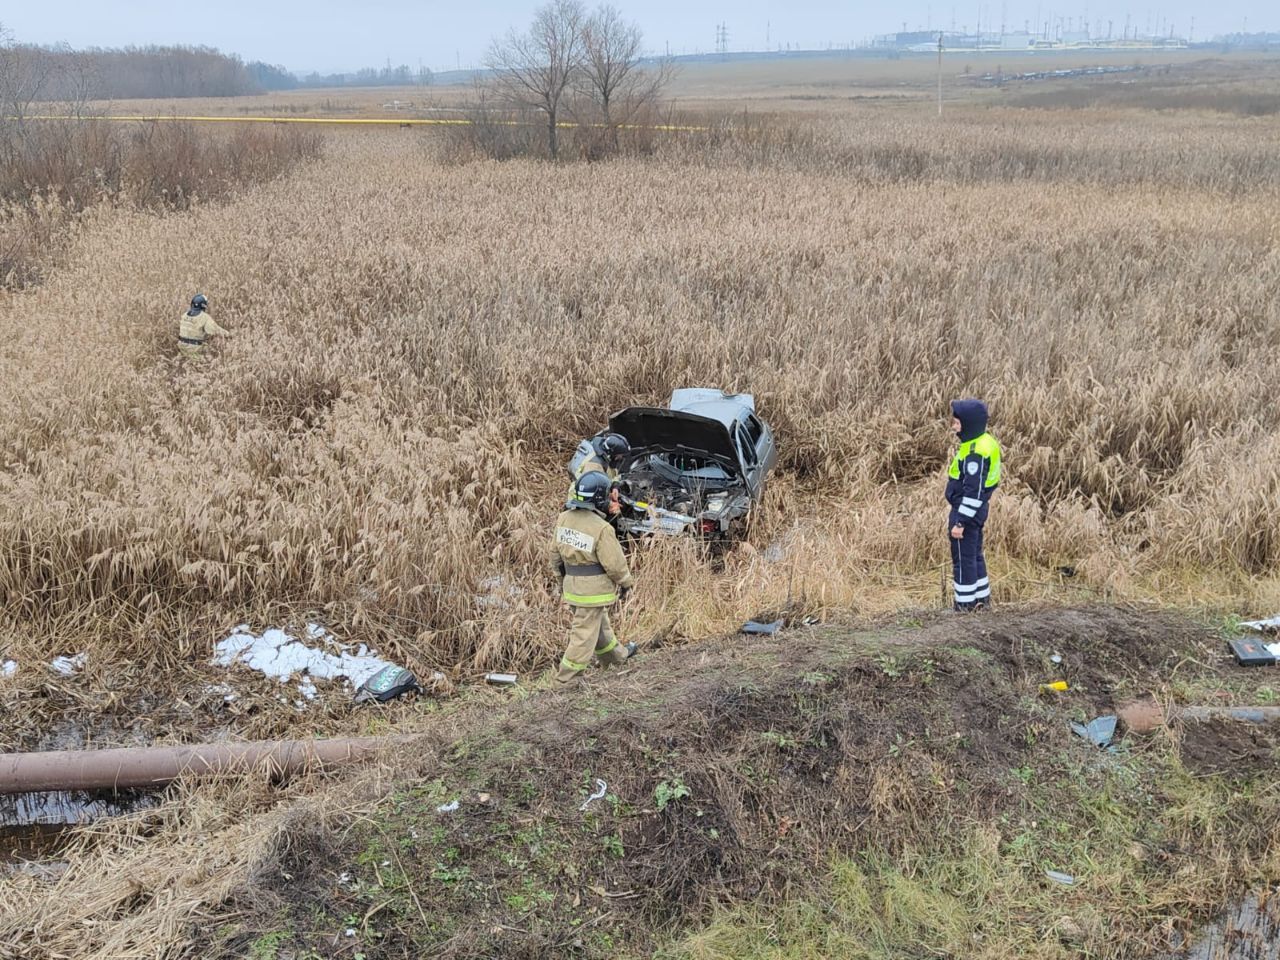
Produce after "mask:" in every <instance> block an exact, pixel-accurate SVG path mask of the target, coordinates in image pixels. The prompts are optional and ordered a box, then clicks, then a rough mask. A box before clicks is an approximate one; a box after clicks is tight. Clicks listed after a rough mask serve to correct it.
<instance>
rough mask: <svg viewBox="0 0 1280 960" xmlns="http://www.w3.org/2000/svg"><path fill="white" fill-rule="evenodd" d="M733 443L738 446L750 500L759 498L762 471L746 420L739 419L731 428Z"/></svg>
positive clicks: (758, 455)
mask: <svg viewBox="0 0 1280 960" xmlns="http://www.w3.org/2000/svg"><path fill="white" fill-rule="evenodd" d="M733 440H734V445H735V446H736V447H737V448H738V461H739V462H740V463H741V464H742V476H743V477H744V478H745V479H746V481H747V492H748V493H749V494H750V495H751V499H752V500H759V499H760V494H761V491H762V488H763V484H764V471H763V470H762V469H761V464H760V454H759V451H758V448H757V446H756V444H755V442H754V441H753V440H752V439H751V434H750V432H749V431H748V430H747V425H746V422H745V421H743V420H739V421H738V422H737V424H736V425H735V426H734V430H733Z"/></svg>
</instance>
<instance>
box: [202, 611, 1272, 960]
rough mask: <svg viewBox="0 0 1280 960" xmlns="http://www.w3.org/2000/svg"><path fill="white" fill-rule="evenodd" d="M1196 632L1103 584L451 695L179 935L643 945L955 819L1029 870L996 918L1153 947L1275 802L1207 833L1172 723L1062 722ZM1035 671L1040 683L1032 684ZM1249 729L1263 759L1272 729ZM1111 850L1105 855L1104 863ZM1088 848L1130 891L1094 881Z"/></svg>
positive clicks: (909, 846)
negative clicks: (1079, 880)
mask: <svg viewBox="0 0 1280 960" xmlns="http://www.w3.org/2000/svg"><path fill="white" fill-rule="evenodd" d="M1218 646H1219V645H1218V643H1217V642H1216V638H1215V637H1214V633H1213V631H1212V630H1211V629H1210V628H1207V627H1204V626H1202V625H1198V624H1195V623H1191V622H1188V621H1187V620H1185V619H1182V618H1179V617H1176V616H1172V615H1163V614H1151V613H1149V612H1141V613H1140V612H1137V611H1126V610H1116V609H1089V610H1056V611H1045V612H1032V613H1027V612H1023V613H1010V614H1002V615H993V616H983V617H976V618H946V619H943V620H940V621H938V622H935V623H932V624H930V625H927V626H924V627H919V628H915V627H901V626H897V627H890V628H886V629H884V630H881V631H878V632H874V633H869V634H868V633H860V634H854V633H851V632H849V631H847V630H842V629H835V628H816V629H810V630H802V631H798V632H794V633H791V634H789V635H786V636H784V637H782V638H781V639H774V640H766V641H745V640H734V641H725V642H721V643H718V644H714V645H707V646H701V647H699V648H697V649H682V650H670V651H662V652H660V653H657V654H654V655H652V656H649V657H647V658H645V659H644V660H642V661H638V662H637V665H636V666H635V667H633V668H631V669H629V670H627V671H624V672H620V673H617V674H615V675H613V676H608V677H602V678H601V679H598V680H596V681H595V682H594V683H593V684H592V685H591V686H590V687H589V688H588V689H585V690H581V691H578V692H575V693H572V694H556V693H551V692H545V693H537V694H535V695H533V696H531V697H529V698H528V699H527V700H525V701H522V702H519V703H514V704H512V705H511V706H510V708H509V709H504V710H502V711H501V712H498V711H495V710H494V709H493V708H492V705H483V706H482V707H480V708H478V709H470V710H464V711H462V712H460V713H458V714H457V715H455V716H454V717H452V718H451V719H450V720H448V721H447V722H445V723H443V724H442V725H441V727H440V728H439V729H438V730H437V731H436V732H435V733H434V734H432V735H430V736H428V737H427V738H426V739H425V740H424V743H423V746H422V748H421V750H420V751H417V752H416V755H415V756H414V757H413V760H412V763H413V765H415V766H416V767H417V769H418V770H419V771H420V772H421V774H420V776H419V777H417V778H414V779H407V780H405V781H403V782H402V783H401V784H400V785H399V787H397V788H396V789H395V790H394V791H393V792H391V793H390V794H389V795H386V794H385V793H384V795H383V796H382V797H381V798H380V799H376V800H375V799H371V800H370V803H369V805H368V806H367V807H366V808H365V810H364V811H363V812H362V814H361V815H360V816H358V817H355V818H353V819H350V820H349V821H347V822H346V823H345V824H342V825H340V828H339V829H333V828H332V826H326V827H324V828H319V827H317V829H315V830H314V831H302V832H297V831H296V830H295V832H294V833H293V835H292V836H291V837H290V838H289V841H288V843H287V844H285V845H284V847H283V853H282V856H281V857H280V859H279V861H278V862H277V863H275V864H274V865H273V866H271V867H270V868H269V869H266V870H264V871H262V872H260V873H259V875H258V876H257V879H256V880H255V882H254V883H253V885H252V886H251V888H250V889H248V890H245V891H242V893H241V894H240V895H239V896H237V897H236V898H235V899H234V901H233V902H232V903H231V904H230V905H229V910H230V913H231V914H232V915H235V916H239V917H243V916H244V915H245V913H246V912H247V914H248V916H249V919H247V920H245V919H241V920H239V921H237V922H236V923H235V924H234V925H233V926H231V927H227V928H224V929H223V931H222V933H221V934H219V935H218V936H215V937H208V936H206V937H202V938H200V942H199V947H198V949H196V951H195V953H193V954H192V955H193V956H194V955H196V954H199V955H201V956H239V955H243V953H244V952H245V951H246V950H248V949H249V948H250V947H253V946H254V945H258V946H259V947H261V946H262V945H263V944H267V945H268V946H270V948H271V950H273V951H276V952H274V953H271V954H270V955H271V956H277V955H278V956H280V957H288V956H303V955H310V954H306V953H305V951H306V950H308V949H310V950H314V951H316V952H318V953H319V954H320V955H323V956H334V957H337V956H342V957H348V956H349V957H353V958H354V957H356V956H358V955H362V956H364V957H366V958H369V960H372V958H374V957H401V956H418V955H425V954H429V955H432V956H440V957H459V958H460V957H477V958H478V957H492V956H503V957H559V956H589V957H595V956H600V957H603V956H617V955H619V954H620V952H621V953H622V954H624V955H629V954H635V955H651V953H652V952H653V951H654V950H656V949H658V947H659V946H660V944H661V943H662V942H664V941H665V940H667V939H669V938H670V937H671V936H672V934H673V932H674V931H679V930H684V929H688V928H689V926H690V925H697V924H699V923H701V922H703V921H705V920H706V919H707V918H708V917H709V916H711V915H712V914H713V913H714V911H715V908H716V907H717V906H720V907H724V906H725V905H728V904H741V903H744V902H755V903H762V904H768V903H781V902H784V901H787V900H790V899H791V898H794V897H798V896H803V895H804V894H805V893H806V892H810V893H812V892H813V891H815V890H820V888H821V887H822V885H823V883H824V882H825V881H824V880H823V878H824V877H825V876H826V875H827V874H828V871H829V869H830V866H831V864H832V863H833V862H834V861H837V860H838V859H839V858H844V857H852V858H857V857H861V856H867V855H869V854H870V855H874V856H875V857H878V858H889V860H890V861H892V860H893V859H894V858H898V857H903V856H907V855H909V854H914V855H919V854H920V853H921V852H922V851H923V852H926V853H927V854H928V855H930V856H936V857H937V858H939V862H945V861H946V858H948V857H956V856H963V855H964V849H965V847H964V845H965V842H967V841H966V840H965V838H966V837H968V836H969V835H970V834H971V833H972V831H974V830H975V829H978V830H985V831H987V832H988V834H989V835H990V836H991V837H992V843H993V845H994V846H995V847H996V848H997V849H998V850H999V851H1000V854H999V856H1000V858H1001V859H1002V860H1007V861H1008V863H1007V864H1006V866H1007V868H1008V869H1010V870H1012V871H1013V872H1014V873H1015V874H1017V875H1019V876H1020V877H1021V878H1022V881H1021V882H1024V883H1026V884H1028V885H1029V888H1037V889H1038V887H1040V886H1043V887H1045V888H1047V889H1046V890H1045V891H1044V902H1043V905H1042V906H1043V909H1044V910H1045V911H1046V915H1045V916H1044V917H1040V916H1038V915H1036V914H1035V912H1034V911H1035V909H1036V908H1034V907H1031V908H1028V911H1027V913H1026V915H1024V916H1019V917H1017V918H1006V919H1008V922H1010V923H1015V924H1019V925H1020V926H1018V927H1017V930H1023V929H1024V928H1025V929H1026V930H1029V931H1030V933H1029V934H1028V935H1029V936H1033V938H1034V939H1036V940H1037V942H1038V941H1039V940H1042V939H1043V938H1044V937H1048V938H1049V939H1050V940H1052V941H1053V942H1054V943H1055V944H1056V945H1057V946H1058V947H1059V948H1061V949H1067V950H1068V952H1067V953H1064V954H1061V955H1064V956H1077V955H1079V956H1085V955H1088V956H1120V955H1124V956H1141V955H1144V954H1146V953H1147V952H1149V951H1156V950H1159V949H1166V948H1169V947H1172V946H1175V945H1176V944H1177V943H1178V938H1179V937H1180V936H1181V935H1182V934H1183V933H1184V932H1185V931H1187V930H1189V929H1190V927H1191V925H1192V922H1193V920H1194V919H1196V918H1197V917H1200V916H1203V915H1204V914H1206V913H1207V912H1209V911H1211V910H1212V909H1213V906H1214V905H1213V904H1210V903H1208V902H1206V901H1203V900H1201V899H1199V898H1200V897H1202V896H1204V894H1205V890H1206V889H1207V887H1206V884H1208V883H1209V882H1210V881H1209V879H1208V878H1209V877H1211V876H1222V875H1223V874H1222V873H1221V872H1217V873H1215V871H1218V868H1219V867H1220V866H1221V863H1222V859H1223V858H1224V857H1230V858H1232V859H1233V861H1234V866H1233V868H1232V869H1234V870H1235V871H1236V876H1237V877H1238V878H1239V879H1241V880H1242V881H1243V880H1244V879H1245V874H1247V873H1248V871H1249V867H1248V864H1249V863H1251V862H1252V861H1254V860H1256V859H1257V858H1258V857H1261V856H1263V853H1264V851H1265V850H1266V849H1267V847H1268V844H1270V842H1271V840H1272V838H1273V837H1274V836H1275V832H1276V826H1277V822H1278V821H1277V809H1278V808H1280V807H1278V805H1277V803H1276V800H1275V797H1274V796H1273V795H1265V796H1264V795H1262V794H1257V795H1254V794H1247V793H1246V794H1240V793H1236V794H1235V796H1236V797H1237V800H1238V802H1237V804H1236V806H1235V808H1234V810H1233V817H1232V818H1231V819H1232V820H1233V821H1234V822H1235V824H1236V828H1233V829H1231V830H1225V831H1223V832H1218V831H1214V830H1208V831H1206V830H1205V829H1204V824H1203V823H1201V824H1199V825H1196V824H1194V823H1191V822H1190V821H1187V822H1184V821H1183V820H1182V819H1180V816H1179V815H1177V814H1175V815H1172V816H1166V813H1167V811H1168V810H1170V809H1172V808H1174V807H1175V806H1178V805H1181V806H1183V807H1185V806H1186V805H1188V804H1190V803H1191V802H1192V798H1191V795H1190V794H1189V793H1187V790H1189V789H1191V788H1189V787H1187V786H1186V781H1187V773H1188V772H1194V771H1188V770H1186V769H1185V768H1183V767H1182V765H1181V763H1180V762H1179V759H1178V753H1177V751H1178V741H1179V737H1178V735H1177V731H1171V732H1168V733H1165V734H1161V735H1158V736H1157V737H1155V738H1149V739H1143V740H1138V739H1136V738H1135V739H1133V740H1132V741H1126V742H1125V743H1124V744H1123V745H1122V748H1121V752H1120V753H1114V754H1113V753H1105V752H1103V751H1098V750H1096V749H1095V748H1094V747H1092V746H1091V745H1089V744H1086V743H1085V742H1084V741H1083V740H1081V739H1079V738H1077V737H1075V736H1074V735H1073V734H1072V733H1071V731H1070V729H1069V725H1068V721H1069V720H1072V719H1077V720H1079V719H1088V718H1090V717H1093V716H1096V715H1098V714H1100V713H1109V712H1111V711H1112V710H1113V709H1114V707H1115V706H1116V705H1117V704H1118V703H1120V702H1122V701H1124V700H1128V699H1131V698H1133V697H1135V696H1138V695H1141V694H1144V693H1151V692H1155V693H1159V692H1161V691H1167V690H1168V683H1169V681H1170V678H1171V677H1172V676H1174V675H1175V674H1177V675H1179V676H1180V677H1181V678H1182V680H1183V681H1184V682H1195V683H1207V684H1208V685H1209V686H1213V685H1214V684H1216V683H1218V681H1219V678H1218V677H1217V676H1215V675H1214V672H1215V670H1216V668H1214V667H1207V666H1205V664H1206V663H1207V662H1208V661H1209V660H1210V659H1211V657H1210V651H1211V650H1217V648H1218ZM1055 654H1057V655H1060V656H1061V658H1062V661H1061V663H1060V664H1058V663H1055V662H1054V660H1053V659H1052V658H1053V657H1054V655H1055ZM1059 677H1060V678H1063V679H1066V680H1067V681H1068V682H1069V683H1070V684H1071V690H1070V691H1069V692H1068V693H1066V694H1058V695H1046V694H1044V693H1042V692H1041V691H1040V690H1039V685H1040V684H1041V683H1043V682H1045V681H1046V680H1049V679H1055V678H1059ZM1196 736H1197V737H1199V736H1201V735H1200V734H1197V735H1196ZM1187 742H1188V743H1191V744H1194V743H1198V742H1199V740H1197V739H1195V738H1190V739H1189V740H1188V741H1187ZM1255 748H1256V751H1262V752H1263V753H1265V751H1266V750H1267V749H1269V750H1270V751H1271V752H1270V758H1264V762H1266V763H1273V762H1274V760H1273V758H1274V756H1275V741H1274V740H1271V741H1270V747H1269V748H1267V747H1265V746H1259V745H1257V744H1255ZM1253 756H1254V759H1255V760H1256V759H1257V758H1258V757H1260V756H1262V753H1258V752H1255V754H1254V755H1253ZM1198 758H1199V754H1198V753H1197V752H1196V751H1194V750H1193V751H1191V752H1189V754H1188V764H1189V765H1190V764H1192V763H1195V764H1197V765H1198V764H1199V759H1198ZM1235 772H1236V773H1237V774H1240V775H1241V776H1247V775H1248V774H1250V773H1253V772H1256V768H1254V767H1247V768H1239V769H1237V770H1236V771H1235ZM599 781H604V784H605V786H604V787H603V793H604V795H603V796H602V797H600V798H599V799H594V800H592V799H591V797H592V795H593V794H595V793H599V792H600V789H598V788H599ZM1196 782H1200V781H1196ZM1203 782H1206V783H1212V782H1213V780H1212V779H1210V780H1206V781H1203ZM1237 786H1238V785H1237ZM1195 797H1196V798H1198V799H1200V800H1205V799H1206V798H1205V797H1202V796H1200V795H1199V794H1196V795H1195ZM1099 798H1105V805H1103V806H1099V805H1098V804H1100V803H1102V801H1101V800H1100V799H1099ZM455 804H456V806H455ZM1108 818H1109V819H1108ZM1046 828H1048V829H1049V830H1050V832H1051V834H1052V835H1042V834H1044V831H1045V829H1046ZM1118 838H1119V839H1118ZM1091 842H1093V843H1095V844H1102V845H1104V846H1105V847H1106V848H1107V849H1105V850H1104V849H1095V848H1092V847H1090V845H1089V844H1090V843H1091ZM1117 846H1120V847H1121V849H1119V850H1116V849H1112V848H1115V847H1117ZM1124 847H1127V850H1126V849H1124ZM1113 856H1116V857H1120V858H1122V859H1123V861H1124V862H1123V863H1120V862H1119V861H1117V863H1116V864H1115V865H1112V864H1110V863H1109V862H1108V863H1107V864H1106V866H1105V869H1104V865H1103V864H1102V859H1103V858H1104V857H1106V858H1110V857H1113ZM1046 866H1057V867H1062V868H1065V869H1068V870H1075V871H1076V872H1077V873H1080V874H1082V876H1087V875H1089V874H1090V873H1091V872H1096V873H1097V874H1098V875H1099V876H1098V878H1097V879H1095V880H1094V883H1093V885H1092V888H1091V889H1089V890H1084V889H1082V890H1081V891H1080V892H1073V893H1072V894H1071V895H1070V898H1071V900H1073V901H1075V907H1074V909H1075V910H1076V914H1075V916H1076V919H1072V918H1071V917H1065V918H1063V917H1061V916H1060V914H1061V913H1062V912H1063V910H1064V909H1067V907H1066V905H1065V904H1064V903H1059V902H1057V901H1059V900H1061V898H1062V896H1064V895H1060V894H1059V893H1057V892H1054V890H1053V883H1052V882H1051V881H1047V880H1045V879H1044V869H1045V867H1046ZM1108 870H1114V871H1115V872H1116V873H1117V874H1119V875H1126V876H1124V881H1123V882H1124V883H1138V882H1140V883H1141V884H1142V885H1143V889H1144V890H1146V891H1147V894H1146V899H1145V900H1144V902H1143V903H1136V902H1135V903H1124V902H1123V900H1114V901H1113V900H1111V899H1110V897H1109V894H1108V890H1109V887H1108V885H1107V884H1106V883H1104V882H1103V878H1104V877H1105V876H1107V871H1108ZM1202 875H1203V877H1202ZM1193 877H1194V878H1195V879H1197V880H1201V879H1203V881H1204V882H1192V879H1191V878H1193ZM1153 891H1154V892H1158V893H1159V894H1160V895H1159V896H1156V895H1153ZM957 896H961V895H960V894H957ZM1162 896H1163V897H1165V898H1166V899H1165V900H1164V902H1163V905H1161V906H1159V907H1157V906H1155V905H1154V904H1155V903H1157V902H1160V901H1161V897H1162ZM981 908H982V905H981V904H978V905H976V906H975V910H980V909H981ZM1054 911H1056V913H1055V912H1054ZM1066 921H1070V922H1069V923H1067V922H1066ZM997 926H998V924H997V922H996V921H995V920H991V921H990V922H989V924H988V929H996V928H997ZM1059 927H1061V931H1059V933H1060V934H1061V936H1059V935H1058V934H1055V933H1054V931H1055V930H1058V928H1059ZM1032 928H1034V929H1032ZM1010 929H1013V928H1010ZM1062 931H1066V932H1065V933H1063V932H1062ZM1063 944H1068V946H1063ZM1117 944H1124V945H1125V946H1124V950H1125V952H1124V953H1123V954H1118V953H1116V950H1117V949H1118V947H1117ZM1076 950H1078V951H1079V952H1078V953H1077V952H1075V951H1076ZM894 955H895V956H896V954H894ZM983 955H987V954H983ZM1045 955H1046V956H1049V955H1052V956H1057V955H1059V954H1058V953H1055V952H1052V951H1051V952H1049V953H1046V954H1045ZM877 956H879V954H877Z"/></svg>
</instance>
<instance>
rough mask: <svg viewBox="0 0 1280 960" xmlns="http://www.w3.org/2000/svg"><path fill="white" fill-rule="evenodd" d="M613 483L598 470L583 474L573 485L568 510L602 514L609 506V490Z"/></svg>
mask: <svg viewBox="0 0 1280 960" xmlns="http://www.w3.org/2000/svg"><path fill="white" fill-rule="evenodd" d="M612 487H613V483H612V482H611V481H610V480H609V478H608V477H606V476H605V475H604V474H603V473H601V472H600V471H599V470H592V471H591V472H590V473H584V474H583V475H582V476H580V477H579V478H578V482H577V483H575V484H574V485H573V496H572V497H570V498H569V503H568V507H569V509H570V510H598V511H599V512H600V513H604V512H605V510H606V509H608V506H609V490H610V489H611V488H612Z"/></svg>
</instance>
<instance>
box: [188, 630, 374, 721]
mask: <svg viewBox="0 0 1280 960" xmlns="http://www.w3.org/2000/svg"><path fill="white" fill-rule="evenodd" d="M305 637H306V640H307V641H309V642H303V641H302V640H299V639H297V638H296V637H293V636H290V635H289V634H288V633H286V632H285V631H283V630H275V629H273V630H267V631H265V632H263V633H261V634H255V633H253V632H251V631H250V630H249V628H248V627H245V626H240V627H237V628H236V629H235V631H233V632H232V634H231V635H230V636H229V637H227V638H226V639H225V640H220V641H218V643H217V644H216V646H215V648H214V658H213V662H214V665H216V666H220V667H231V666H234V665H236V664H240V665H242V666H246V667H248V668H249V669H250V670H257V671H258V672H259V673H261V674H264V675H266V676H268V677H272V678H274V679H276V680H279V681H280V682H281V683H288V682H289V681H290V680H292V679H293V678H294V677H295V676H296V677H298V693H299V694H300V695H301V696H302V697H303V699H304V700H314V699H315V698H316V696H317V695H318V693H319V690H318V689H317V688H316V685H315V681H316V680H338V679H342V680H344V681H345V682H346V683H347V685H348V686H350V687H352V688H358V687H359V686H360V685H361V684H362V683H364V682H365V681H366V680H368V679H369V678H370V677H372V676H373V675H374V674H375V673H377V672H378V671H379V670H381V669H382V668H383V667H387V666H390V664H388V663H387V661H385V660H382V659H380V658H379V657H377V656H375V655H374V653H373V651H371V650H370V649H369V648H368V647H367V646H365V645H364V644H363V643H362V644H360V645H359V646H358V647H357V648H356V652H355V653H352V652H351V650H350V648H349V647H347V646H345V645H343V644H341V643H338V641H337V640H335V639H334V638H333V636H332V635H330V633H329V632H328V631H327V630H325V629H324V627H322V626H320V625H319V624H315V623H311V624H308V625H307V629H306V631H305ZM280 699H281V701H282V702H287V701H285V698H284V697H281V698H280Z"/></svg>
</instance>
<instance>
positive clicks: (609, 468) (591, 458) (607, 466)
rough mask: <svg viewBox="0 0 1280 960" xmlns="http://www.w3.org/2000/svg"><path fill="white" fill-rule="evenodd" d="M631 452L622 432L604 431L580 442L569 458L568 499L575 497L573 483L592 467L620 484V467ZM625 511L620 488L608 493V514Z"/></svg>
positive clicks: (613, 482) (614, 482) (610, 480)
mask: <svg viewBox="0 0 1280 960" xmlns="http://www.w3.org/2000/svg"><path fill="white" fill-rule="evenodd" d="M630 453H631V444H630V443H628V442H627V438H626V437H624V436H623V435H622V434H620V433H601V434H597V435H596V436H594V437H592V438H591V439H590V440H583V441H582V442H581V443H580V444H578V449H577V450H576V451H575V452H574V455H573V459H572V460H570V461H569V478H570V480H571V481H572V482H571V483H570V484H569V499H570V500H572V499H573V490H574V484H576V483H577V482H578V481H579V480H580V479H582V477H583V476H584V475H586V474H588V473H591V472H592V471H595V472H596V473H601V474H604V475H605V476H606V477H608V478H609V482H610V483H612V484H617V482H618V470H619V468H621V466H622V464H623V463H624V462H625V461H626V459H627V456H628V455H629V454H630ZM621 512H622V505H621V504H620V503H619V502H618V496H617V488H616V486H615V488H614V490H613V491H612V492H610V494H609V510H608V513H609V516H611V517H616V516H617V515H618V514H619V513H621Z"/></svg>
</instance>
